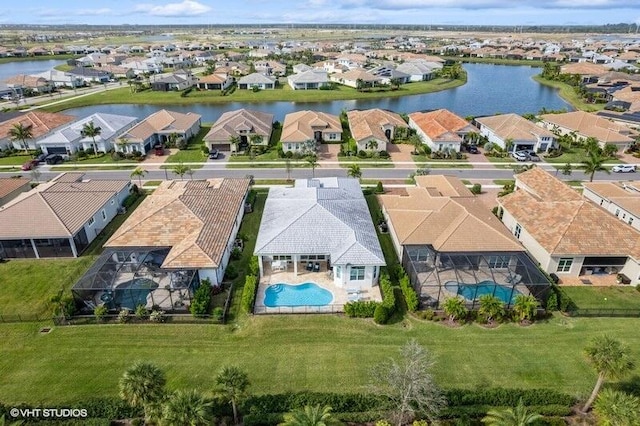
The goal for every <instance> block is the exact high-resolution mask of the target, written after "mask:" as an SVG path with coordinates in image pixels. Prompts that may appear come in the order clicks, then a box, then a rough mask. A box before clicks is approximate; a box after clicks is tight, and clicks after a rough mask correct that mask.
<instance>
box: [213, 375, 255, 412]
mask: <svg viewBox="0 0 640 426" xmlns="http://www.w3.org/2000/svg"><path fill="white" fill-rule="evenodd" d="M216 383H217V384H218V392H219V393H220V394H221V395H222V396H223V397H224V398H225V399H226V400H227V401H229V403H230V404H231V408H232V409H233V421H234V422H235V423H236V424H238V402H239V400H240V399H242V397H243V396H244V394H245V392H246V390H247V388H248V387H249V377H248V376H247V373H245V372H244V371H243V370H241V369H240V368H239V367H235V366H231V367H229V366H226V367H222V369H221V370H220V372H219V373H218V376H217V377H216Z"/></svg>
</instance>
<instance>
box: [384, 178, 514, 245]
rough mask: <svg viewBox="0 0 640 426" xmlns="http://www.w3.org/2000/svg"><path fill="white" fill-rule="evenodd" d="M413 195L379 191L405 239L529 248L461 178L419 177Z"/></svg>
mask: <svg viewBox="0 0 640 426" xmlns="http://www.w3.org/2000/svg"><path fill="white" fill-rule="evenodd" d="M416 184H417V187H415V188H407V189H406V191H407V195H391V194H389V195H379V196H378V198H379V199H380V201H381V203H382V206H383V207H384V209H385V211H386V212H387V214H388V217H389V221H390V224H391V227H392V228H393V230H394V232H395V233H396V237H397V239H398V241H399V242H400V244H402V245H405V244H406V245H410V244H429V245H432V246H433V248H435V249H436V250H438V251H441V252H490V251H524V249H523V248H522V246H521V245H520V243H519V242H518V241H517V240H516V239H515V238H514V237H513V236H512V235H511V234H510V233H509V232H508V231H507V229H506V228H505V227H504V226H503V225H502V223H500V221H499V220H498V218H496V217H495V216H494V215H493V213H492V212H491V211H490V210H488V209H487V208H486V207H485V205H484V204H483V203H482V201H480V200H479V199H477V198H476V197H474V196H473V194H471V192H470V191H469V190H468V189H467V188H466V187H465V186H464V185H463V184H462V182H460V181H459V180H458V179H457V178H454V177H447V176H419V177H418V178H417V179H416Z"/></svg>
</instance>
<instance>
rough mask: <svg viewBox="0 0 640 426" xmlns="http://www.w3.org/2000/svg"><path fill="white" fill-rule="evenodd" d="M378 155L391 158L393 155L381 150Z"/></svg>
mask: <svg viewBox="0 0 640 426" xmlns="http://www.w3.org/2000/svg"><path fill="white" fill-rule="evenodd" d="M378 155H380V158H389V157H391V156H390V155H389V153H388V152H387V151H380V152H379V153H378Z"/></svg>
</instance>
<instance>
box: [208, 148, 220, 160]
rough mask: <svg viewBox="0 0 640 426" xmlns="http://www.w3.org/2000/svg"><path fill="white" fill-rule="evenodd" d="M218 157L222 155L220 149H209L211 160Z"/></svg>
mask: <svg viewBox="0 0 640 426" xmlns="http://www.w3.org/2000/svg"><path fill="white" fill-rule="evenodd" d="M218 157H220V151H218V150H217V149H215V148H214V149H212V150H211V151H209V159H211V160H217V159H218Z"/></svg>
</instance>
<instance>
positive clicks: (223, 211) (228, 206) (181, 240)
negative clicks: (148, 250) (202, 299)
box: [105, 179, 249, 268]
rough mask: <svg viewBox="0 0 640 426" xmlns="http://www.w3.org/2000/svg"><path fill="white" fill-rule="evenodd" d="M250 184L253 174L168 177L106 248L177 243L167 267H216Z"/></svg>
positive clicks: (165, 262) (172, 245) (117, 232)
mask: <svg viewBox="0 0 640 426" xmlns="http://www.w3.org/2000/svg"><path fill="white" fill-rule="evenodd" d="M248 189H249V180H248V179H208V180H198V181H191V180H189V181H165V182H162V183H161V184H160V186H159V187H158V188H157V189H156V190H155V191H154V192H153V194H151V195H150V196H148V197H147V198H146V199H145V200H144V201H143V202H142V203H141V204H140V206H139V207H138V208H137V209H136V211H134V212H133V213H132V214H131V216H129V218H127V220H126V221H125V222H124V223H123V224H122V226H121V227H120V228H119V229H118V230H117V231H116V232H115V233H114V234H113V236H112V237H111V238H110V239H109V241H107V242H106V243H105V247H171V250H170V251H169V254H168V256H167V257H166V259H165V260H164V263H163V264H162V267H163V268H216V267H218V266H219V265H220V264H221V262H222V257H223V255H224V251H225V248H226V246H227V244H228V242H229V239H230V238H231V233H232V231H233V227H234V224H235V222H236V220H237V218H238V212H239V211H240V207H241V206H242V205H243V202H244V199H245V195H246V194H247V191H248Z"/></svg>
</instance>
